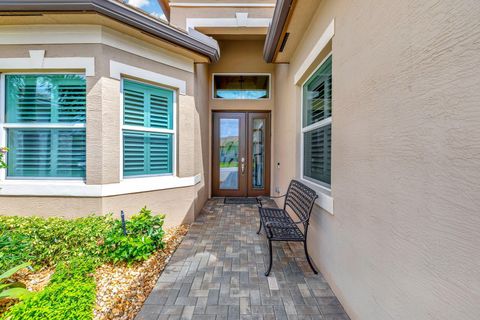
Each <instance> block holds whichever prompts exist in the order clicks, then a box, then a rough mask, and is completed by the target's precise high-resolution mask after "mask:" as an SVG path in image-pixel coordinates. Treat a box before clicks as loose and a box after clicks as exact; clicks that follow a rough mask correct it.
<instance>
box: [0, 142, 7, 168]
mask: <svg viewBox="0 0 480 320" xmlns="http://www.w3.org/2000/svg"><path fill="white" fill-rule="evenodd" d="M7 152H8V148H7V147H1V148H0V169H4V168H6V167H7V164H6V162H5V161H4V160H3V157H4V156H5V154H6V153H7Z"/></svg>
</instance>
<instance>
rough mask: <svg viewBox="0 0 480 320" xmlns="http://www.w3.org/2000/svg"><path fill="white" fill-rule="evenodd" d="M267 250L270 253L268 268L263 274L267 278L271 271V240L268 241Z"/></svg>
mask: <svg viewBox="0 0 480 320" xmlns="http://www.w3.org/2000/svg"><path fill="white" fill-rule="evenodd" d="M268 249H269V251H270V264H269V266H268V270H267V272H265V276H267V277H268V276H269V275H270V271H271V270H272V259H273V256H272V240H270V239H268Z"/></svg>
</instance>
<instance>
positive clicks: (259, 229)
mask: <svg viewBox="0 0 480 320" xmlns="http://www.w3.org/2000/svg"><path fill="white" fill-rule="evenodd" d="M260 231H262V219H260V226H259V227H258V231H257V234H260Z"/></svg>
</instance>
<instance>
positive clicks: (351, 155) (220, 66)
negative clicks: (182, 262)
mask: <svg viewBox="0 0 480 320" xmlns="http://www.w3.org/2000/svg"><path fill="white" fill-rule="evenodd" d="M159 3H160V4H161V6H162V8H163V11H164V13H165V15H166V16H167V18H168V20H169V22H165V21H160V20H158V19H156V18H154V17H151V16H149V15H148V14H147V13H145V12H143V11H141V10H138V9H136V8H133V7H132V6H130V5H127V4H125V3H122V2H120V1H114V0H88V1H85V0H82V1H80V0H63V1H60V0H59V1H43V0H40V1H38V0H37V1H33V0H31V1H29V0H19V1H3V0H2V1H0V11H1V13H2V16H1V18H0V72H1V77H0V139H1V140H0V141H1V142H0V146H7V147H8V148H9V149H10V151H9V152H8V153H7V163H8V168H7V169H5V170H3V169H1V176H0V213H1V214H21V215H32V214H34V215H41V216H58V215H62V216H67V217H77V216H83V215H87V214H91V213H95V214H103V213H108V212H113V213H115V214H118V212H119V211H120V210H124V211H125V212H126V213H127V214H132V213H134V212H136V211H138V210H139V209H140V208H141V207H143V206H145V205H146V206H147V207H149V208H151V209H152V210H153V211H154V212H157V213H165V214H166V215H167V224H169V225H175V224H180V223H186V222H192V221H194V219H195V217H196V216H197V215H198V214H199V213H200V212H201V209H202V207H203V205H204V203H205V201H206V200H207V199H208V198H210V197H216V196H228V197H230V196H241V197H245V196H249V197H251V196H258V195H275V196H277V195H281V194H284V193H285V191H286V189H287V187H288V184H289V182H290V180H291V179H292V178H296V179H299V180H301V181H303V182H304V183H305V184H307V185H309V186H310V187H312V188H314V189H315V190H316V191H317V194H318V195H319V199H318V201H317V205H316V206H315V208H314V213H313V215H312V219H311V225H310V232H309V239H308V240H309V246H310V253H311V255H312V258H313V260H314V261H315V263H316V264H317V266H319V268H320V270H321V271H322V273H323V274H324V276H325V277H326V279H327V280H328V282H329V284H330V285H331V286H332V288H333V290H334V291H335V294H336V295H337V296H338V298H339V299H340V301H341V302H342V305H343V306H344V307H345V309H346V311H347V312H348V314H349V316H350V317H351V318H352V319H369V320H370V319H379V320H380V319H381V320H383V319H462V320H463V319H478V318H479V317H480V307H479V304H478V301H479V300H480V289H479V288H480V272H479V270H480V254H479V252H478V248H479V246H480V237H479V230H480V215H479V214H478V212H479V208H480V184H479V183H478V181H479V178H480V171H479V169H478V168H479V165H480V156H479V154H480V147H479V146H480V141H479V138H478V137H480V115H479V112H478V110H479V109H478V104H479V101H480V90H479V87H480V76H479V74H480V72H479V71H480V70H479V68H480V55H479V54H478V52H480V33H479V32H478V31H479V30H480V24H479V22H478V21H479V20H478V17H479V16H480V6H479V5H478V4H477V3H476V2H475V1H443V2H436V1H414V0H407V1H379V2H375V3H372V4H367V3H365V2H352V1H346V0H336V1H333V0H322V1H317V0H296V1H295V0H278V1H274V0H255V1H254V0H252V1H242V0H221V1H213V0H189V1H188V2H187V1H182V0H171V1H167V0H161V1H159ZM280 203H281V202H279V204H280Z"/></svg>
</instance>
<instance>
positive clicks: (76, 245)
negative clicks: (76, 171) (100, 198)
mask: <svg viewBox="0 0 480 320" xmlns="http://www.w3.org/2000/svg"><path fill="white" fill-rule="evenodd" d="M112 226H113V219H112V218H111V217H110V216H90V217H85V218H79V219H73V220H67V219H63V218H48V219H44V218H39V217H17V216H14V217H8V216H1V217H0V269H8V268H10V267H12V266H14V265H16V264H18V263H19V262H24V261H32V262H33V263H34V264H37V265H52V266H53V265H55V264H56V263H58V262H60V261H69V260H71V259H72V258H74V257H91V258H93V259H94V260H97V261H102V259H103V251H102V246H101V245H99V244H101V243H102V242H103V237H104V235H105V234H107V233H109V232H110V230H111V229H112Z"/></svg>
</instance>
